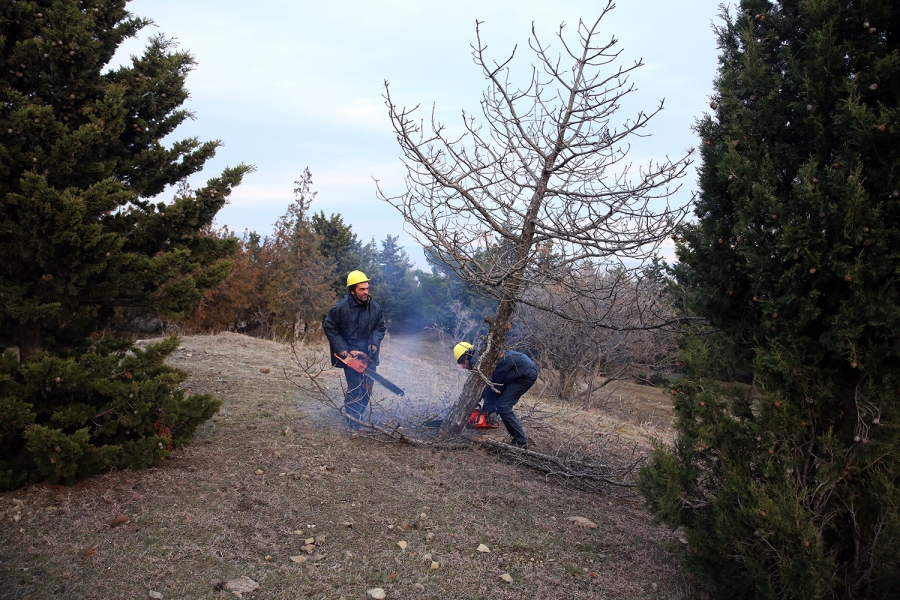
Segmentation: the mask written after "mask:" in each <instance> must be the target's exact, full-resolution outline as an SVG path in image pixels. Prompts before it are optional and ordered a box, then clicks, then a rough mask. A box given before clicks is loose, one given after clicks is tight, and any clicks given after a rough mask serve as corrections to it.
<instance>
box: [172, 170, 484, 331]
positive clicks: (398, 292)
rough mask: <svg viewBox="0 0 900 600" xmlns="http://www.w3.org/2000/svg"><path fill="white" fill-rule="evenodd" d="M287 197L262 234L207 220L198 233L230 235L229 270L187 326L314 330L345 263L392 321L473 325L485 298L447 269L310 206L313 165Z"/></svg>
mask: <svg viewBox="0 0 900 600" xmlns="http://www.w3.org/2000/svg"><path fill="white" fill-rule="evenodd" d="M295 184H296V187H295V190H294V200H293V201H292V202H291V203H290V205H289V206H288V208H287V210H286V212H285V214H284V215H283V216H282V217H280V218H279V219H278V220H277V221H276V223H275V224H274V228H273V231H272V233H271V234H269V235H265V236H263V235H260V234H259V233H257V232H255V231H245V232H244V233H243V234H241V235H240V236H239V237H238V236H237V235H236V233H235V232H234V231H232V230H231V229H229V228H228V227H222V228H214V227H209V228H207V229H206V230H205V235H206V236H208V237H211V238H217V239H221V240H225V239H236V240H237V242H238V248H237V251H236V253H235V254H234V256H233V257H232V258H231V262H232V263H233V268H232V271H231V274H230V275H229V276H228V277H227V278H226V279H225V280H224V281H223V282H222V284H221V285H219V286H218V287H217V288H215V289H212V290H210V291H209V292H207V294H206V295H205V296H204V297H203V299H202V300H201V301H200V303H199V304H198V305H197V306H196V308H195V309H194V310H193V312H192V313H191V314H190V315H189V316H188V317H187V318H185V319H182V320H180V321H177V322H175V323H177V325H178V327H179V329H180V330H181V331H183V332H185V333H215V332H219V331H239V332H242V333H246V334H249V335H255V336H259V337H265V338H269V339H278V340H287V339H309V338H313V339H315V338H316V337H317V336H320V335H321V328H320V327H319V324H320V323H321V322H322V319H323V318H324V316H325V313H326V312H327V311H328V309H329V307H331V305H332V304H333V303H334V302H336V301H337V300H338V299H339V298H340V297H341V296H343V295H344V294H346V293H347V287H346V280H347V273H349V272H350V271H353V270H360V271H363V272H364V273H366V275H368V277H369V278H370V279H371V282H372V296H373V298H375V299H376V300H377V301H378V302H379V303H380V304H381V305H382V307H383V308H384V312H385V318H386V319H387V321H388V323H389V326H390V328H391V330H392V331H395V332H396V331H400V330H406V331H410V330H417V331H421V330H422V329H423V328H429V329H432V330H434V331H438V332H440V333H443V332H448V333H449V334H450V336H451V337H454V338H461V337H463V336H465V335H468V334H471V333H472V332H473V331H474V330H476V329H477V326H478V323H480V322H481V317H482V316H483V314H489V312H490V311H491V310H493V309H492V306H493V303H492V301H491V300H488V299H486V298H483V297H482V296H479V295H478V294H476V293H475V292H474V291H472V290H471V289H470V288H469V287H468V286H466V285H464V284H463V283H462V282H461V281H460V280H459V279H458V278H457V277H455V275H454V274H453V272H452V271H451V270H449V269H446V268H442V267H441V266H439V265H438V264H436V263H433V262H431V261H429V264H430V265H431V269H430V271H429V272H426V271H423V270H422V269H418V268H415V266H414V265H413V263H412V261H411V260H410V258H409V255H408V254H407V253H406V251H405V250H404V249H403V248H402V247H400V246H399V245H398V244H397V241H398V237H399V236H396V235H391V234H390V233H387V234H386V235H385V237H384V239H382V240H381V241H380V242H376V240H375V239H374V238H373V239H372V240H371V241H369V242H367V243H363V242H362V241H361V240H360V239H359V237H358V236H357V235H356V233H355V232H354V231H353V226H352V224H350V223H347V222H345V221H344V218H343V217H342V216H341V215H340V214H332V215H331V216H326V215H325V213H324V212H323V211H319V212H318V213H315V212H313V211H312V210H311V204H312V202H313V200H314V199H315V196H316V192H315V191H313V190H312V174H311V173H310V172H309V170H306V171H305V172H304V173H303V175H302V176H301V177H300V178H299V179H298V180H297V181H296V182H295Z"/></svg>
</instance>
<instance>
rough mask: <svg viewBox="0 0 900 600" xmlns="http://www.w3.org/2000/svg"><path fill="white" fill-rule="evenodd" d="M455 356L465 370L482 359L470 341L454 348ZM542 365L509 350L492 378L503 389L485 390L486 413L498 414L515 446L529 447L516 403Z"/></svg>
mask: <svg viewBox="0 0 900 600" xmlns="http://www.w3.org/2000/svg"><path fill="white" fill-rule="evenodd" d="M453 357H454V358H455V359H456V363H457V364H458V365H462V367H463V368H464V369H467V370H469V371H471V370H472V369H473V368H475V363H477V362H478V354H477V353H476V352H475V348H474V347H473V346H472V344H470V343H468V342H460V343H458V344H457V345H456V346H454V347H453ZM537 376H538V368H537V365H535V364H534V361H533V360H531V359H530V358H529V357H528V356H527V355H526V354H523V353H521V352H516V351H515V350H508V351H507V352H505V353H504V354H503V357H502V358H501V359H500V362H498V363H497V366H496V367H494V372H493V373H491V376H490V381H491V383H493V384H494V385H495V386H496V387H497V388H499V390H500V392H499V393H498V392H495V391H494V390H492V389H491V386H489V385H486V386H484V391H483V392H481V400H482V402H483V404H482V407H481V410H482V412H484V413H486V414H488V415H490V414H491V413H497V414H498V415H499V416H500V420H501V421H503V425H504V426H505V427H506V431H507V432H508V433H509V435H510V437H511V438H512V445H513V446H518V447H520V448H527V447H528V438H526V437H525V430H524V429H522V424H521V423H519V419H517V418H516V415H515V414H514V413H513V410H512V409H513V406H515V405H516V403H517V402H518V401H519V398H521V397H522V396H524V395H525V392H527V391H528V390H530V389H531V386H533V385H534V382H535V381H537Z"/></svg>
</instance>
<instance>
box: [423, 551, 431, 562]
mask: <svg viewBox="0 0 900 600" xmlns="http://www.w3.org/2000/svg"><path fill="white" fill-rule="evenodd" d="M422 562H428V563H430V562H431V552H429V553H428V554H423V555H422Z"/></svg>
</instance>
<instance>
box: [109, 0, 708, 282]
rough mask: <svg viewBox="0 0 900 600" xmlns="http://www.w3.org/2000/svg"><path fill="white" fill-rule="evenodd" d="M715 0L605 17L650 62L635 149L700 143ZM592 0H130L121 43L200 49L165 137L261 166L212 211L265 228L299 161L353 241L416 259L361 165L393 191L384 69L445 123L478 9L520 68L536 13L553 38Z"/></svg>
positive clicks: (451, 119) (474, 74)
mask: <svg viewBox="0 0 900 600" xmlns="http://www.w3.org/2000/svg"><path fill="white" fill-rule="evenodd" d="M718 4H719V0H694V1H691V2H674V1H672V0H620V1H619V2H617V8H616V9H615V10H613V11H612V12H611V13H610V14H609V15H608V16H607V17H606V18H605V19H604V21H603V23H602V25H601V31H602V33H603V36H604V37H609V36H613V35H614V36H615V37H616V38H617V39H618V40H619V45H620V47H621V48H622V49H623V53H622V57H623V59H622V60H623V63H622V64H631V62H633V61H634V60H636V59H639V58H642V59H643V61H644V63H645V65H646V66H644V67H643V68H641V69H638V70H637V71H636V72H635V73H634V75H633V77H632V81H634V83H635V84H636V87H637V88H638V92H637V93H636V94H635V96H634V98H633V103H632V105H631V106H632V111H633V110H635V109H637V108H643V109H645V110H649V109H651V108H653V107H654V106H655V105H656V103H657V102H658V101H659V100H660V99H662V98H665V100H666V110H665V111H664V112H663V113H662V114H660V115H659V116H658V117H657V118H656V119H655V121H656V122H655V123H653V122H651V125H650V126H649V131H650V132H651V133H652V134H653V137H652V138H651V139H650V140H648V141H647V142H645V143H644V144H642V145H641V146H640V147H639V148H637V149H636V151H635V152H634V154H633V159H634V161H635V162H637V163H641V162H646V160H647V159H648V158H651V157H652V158H658V157H659V158H661V157H663V156H664V155H669V156H672V157H675V156H679V155H681V154H682V153H683V152H684V150H685V149H686V148H688V147H691V146H693V145H695V144H696V138H695V136H694V133H693V132H692V130H691V126H692V124H693V123H694V120H695V119H696V118H697V117H699V116H700V115H701V114H702V113H703V111H704V110H709V109H708V106H707V104H708V96H709V94H710V93H711V91H712V81H713V77H714V75H715V68H716V55H717V52H716V46H715V36H714V34H713V32H712V30H711V23H712V22H713V21H715V20H716V18H717V12H718V9H717V6H718ZM602 6H603V3H602V2H598V1H596V0H595V1H593V2H588V1H582V0H569V1H567V0H553V1H546V0H545V1H532V0H480V1H476V0H456V1H454V2H426V1H419V2H414V1H411V0H371V1H362V0H357V1H351V0H344V1H340V0H338V1H335V0H331V1H328V2H311V1H307V0H256V1H255V2H246V1H240V2H237V1H232V0H216V1H212V0H133V1H132V2H130V3H129V4H128V9H129V10H130V11H131V12H132V13H133V14H135V15H138V16H143V17H148V18H151V19H153V21H154V22H155V23H156V26H155V27H148V28H147V29H145V30H144V32H143V34H142V36H141V39H139V40H135V41H130V42H129V43H128V44H126V45H125V46H123V48H122V50H121V52H120V55H119V57H118V59H121V58H122V57H123V56H124V57H127V56H128V55H129V54H136V53H139V52H140V49H141V47H142V46H143V44H144V42H145V41H146V39H147V37H149V36H150V35H153V34H155V33H162V34H164V35H166V36H167V37H172V38H177V39H178V41H179V43H180V45H181V47H182V48H183V49H186V50H188V51H190V52H191V53H192V54H193V55H194V57H195V58H196V60H197V62H198V65H197V68H196V69H195V71H194V72H193V73H192V74H191V75H190V76H189V78H188V89H189V90H190V93H191V99H190V100H189V102H188V105H187V106H188V108H189V109H190V110H192V111H194V112H195V113H196V117H197V118H196V120H195V121H192V122H189V123H186V124H185V125H183V126H182V127H181V128H180V129H179V130H178V131H177V132H176V134H177V137H178V138H184V137H189V136H198V137H199V138H200V139H201V140H209V139H220V140H222V142H223V143H224V144H225V146H224V147H223V148H221V149H220V150H219V152H218V154H217V155H216V157H215V159H213V160H211V161H209V163H207V167H206V169H205V170H204V172H203V173H202V174H201V175H200V176H199V177H198V178H196V179H197V180H198V182H202V181H205V180H206V179H207V178H209V177H213V176H215V175H216V174H218V172H219V171H221V169H222V168H223V167H225V166H227V165H236V164H238V163H241V162H244V163H249V164H254V165H256V167H257V171H256V172H255V173H252V174H250V175H248V176H247V177H246V178H245V180H244V183H243V184H242V185H241V186H240V187H239V188H237V189H236V190H235V192H234V193H233V195H232V197H231V203H230V204H229V205H228V206H226V207H225V208H224V209H223V210H222V211H221V212H220V213H219V217H218V223H219V224H220V225H222V224H227V225H228V226H229V227H231V228H232V229H235V230H237V231H242V230H243V229H245V228H249V229H252V230H256V231H258V232H260V233H261V234H267V233H269V232H271V230H272V224H273V223H274V222H275V220H276V219H277V218H278V217H279V216H280V215H281V214H283V213H284V211H285V208H286V207H287V204H288V203H289V202H290V201H291V198H292V190H293V181H294V180H295V179H296V178H297V177H298V176H299V175H300V173H301V172H302V170H303V169H304V167H307V166H308V167H309V169H310V170H311V171H312V174H313V183H314V189H315V190H316V191H318V197H317V198H316V201H315V202H314V203H313V206H312V208H313V210H314V211H316V212H318V211H319V210H322V211H325V213H326V215H330V214H331V213H341V214H342V215H343V217H344V220H345V222H347V223H350V224H351V225H352V226H353V229H354V231H356V232H357V234H358V235H359V236H360V238H361V239H362V240H363V241H368V240H369V239H371V238H372V237H373V236H374V237H375V238H376V239H377V240H379V241H380V240H382V239H384V237H385V235H386V234H388V233H390V234H392V235H397V234H399V235H401V240H400V243H401V245H403V246H405V247H406V250H407V252H408V253H409V254H410V256H411V257H412V258H413V259H414V260H415V261H416V262H417V263H418V264H420V265H421V266H424V265H423V263H424V261H423V260H422V258H421V256H422V255H421V251H420V249H419V248H418V247H417V246H416V245H415V243H414V242H413V240H412V239H411V238H410V237H409V236H408V235H407V234H406V233H404V231H403V221H402V219H401V218H400V216H399V214H398V213H397V212H396V211H395V210H394V209H393V208H391V207H390V206H389V205H387V204H385V203H383V202H381V201H379V200H378V199H377V198H376V196H375V185H374V183H373V181H372V178H373V177H374V178H377V179H379V180H380V181H381V182H382V185H383V187H384V188H385V189H386V190H387V191H395V192H399V191H400V189H401V188H400V186H401V185H402V177H403V168H402V164H401V162H400V160H399V155H400V152H399V148H398V146H397V143H396V141H395V139H394V136H393V134H392V131H391V127H390V122H389V120H388V117H387V109H386V108H385V106H384V104H383V99H382V97H381V95H382V93H383V82H384V80H385V79H387V80H388V81H389V82H390V84H391V94H392V95H393V97H394V99H395V103H397V104H401V105H414V104H416V103H422V104H423V105H426V106H428V107H430V106H431V104H432V103H435V104H436V107H437V114H438V116H439V117H440V118H441V120H443V121H444V122H446V123H448V124H450V125H456V124H458V123H459V114H460V111H461V110H462V109H466V110H467V112H468V111H473V110H474V109H477V103H478V101H479V100H480V98H481V92H482V90H483V89H484V80H483V78H482V75H481V73H480V71H479V70H478V69H477V68H476V67H475V66H474V65H473V64H472V60H471V55H470V48H469V45H470V44H471V43H472V42H473V41H474V39H475V20H476V19H478V20H479V21H484V25H482V35H483V39H485V40H486V41H487V43H488V45H489V50H490V53H492V55H493V56H495V57H497V58H498V59H500V58H503V57H505V55H506V54H508V52H509V51H510V50H512V48H513V46H514V45H516V44H519V51H518V52H517V57H518V60H519V65H520V66H521V67H523V68H525V67H527V66H528V64H529V63H530V57H529V55H528V52H527V44H526V42H527V39H528V37H529V36H530V35H531V31H530V28H531V23H532V22H534V23H535V26H536V28H537V31H538V34H539V35H541V37H542V38H543V39H545V40H547V41H549V40H551V38H552V37H553V35H554V33H555V31H556V29H557V27H558V26H559V24H560V23H562V22H565V23H567V24H568V26H569V28H570V29H572V30H574V28H575V26H576V25H577V22H578V19H579V18H582V19H584V20H585V21H587V20H591V21H593V20H594V19H596V17H597V16H598V15H599V11H600V9H601V8H602ZM522 72H523V73H524V74H526V75H527V71H525V70H523V71H522ZM624 110H627V107H626V109H623V111H624ZM626 116H630V114H629V113H626V112H623V114H622V119H623V120H624V118H625V117H626ZM695 188H696V181H695V176H694V175H693V174H691V175H690V176H689V177H688V178H686V181H685V190H684V192H683V193H681V194H680V195H679V199H680V200H681V201H682V202H685V201H687V200H688V199H689V198H690V191H691V190H693V189H695Z"/></svg>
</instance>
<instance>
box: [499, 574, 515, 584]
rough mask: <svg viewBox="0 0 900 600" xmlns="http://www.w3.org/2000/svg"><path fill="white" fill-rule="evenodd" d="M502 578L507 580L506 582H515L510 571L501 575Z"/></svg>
mask: <svg viewBox="0 0 900 600" xmlns="http://www.w3.org/2000/svg"><path fill="white" fill-rule="evenodd" d="M500 579H502V580H503V581H505V582H506V583H512V582H513V578H512V575H510V574H509V573H504V574H503V575H501V576H500Z"/></svg>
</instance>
